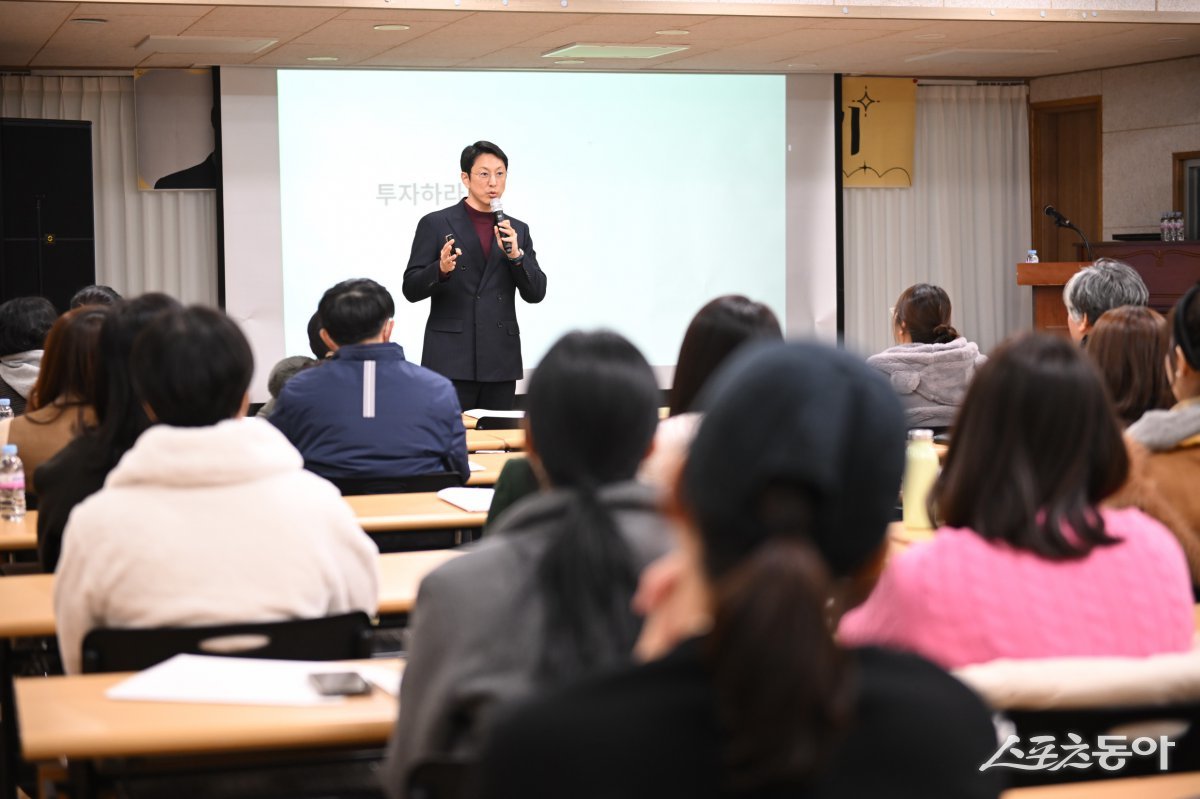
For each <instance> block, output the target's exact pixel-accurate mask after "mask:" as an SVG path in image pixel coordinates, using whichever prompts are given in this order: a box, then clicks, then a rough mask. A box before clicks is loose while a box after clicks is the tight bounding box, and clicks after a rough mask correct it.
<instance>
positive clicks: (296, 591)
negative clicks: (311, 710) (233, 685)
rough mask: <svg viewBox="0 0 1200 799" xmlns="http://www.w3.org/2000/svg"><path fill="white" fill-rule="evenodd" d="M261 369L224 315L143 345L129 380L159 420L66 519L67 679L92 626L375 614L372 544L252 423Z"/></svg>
mask: <svg viewBox="0 0 1200 799" xmlns="http://www.w3.org/2000/svg"><path fill="white" fill-rule="evenodd" d="M253 371H254V361H253V356H252V355H251V354H250V345H249V344H248V343H247V342H246V339H245V337H244V336H243V335H242V332H241V331H240V330H239V329H238V327H237V325H236V324H234V322H233V321H232V320H230V319H229V318H228V317H226V316H225V315H224V314H222V313H221V312H220V311H215V310H212V309H209V308H202V307H200V306H192V307H191V308H188V309H186V310H182V311H174V312H170V313H166V314H163V315H161V316H159V317H158V318H157V319H155V320H154V321H153V322H151V323H150V324H149V325H148V326H147V327H146V328H145V330H143V331H142V333H140V334H139V335H138V337H137V339H136V341H135V342H134V345H133V352H132V354H131V356H130V374H131V376H132V378H133V385H134V390H135V392H136V395H137V397H138V400H139V401H140V402H141V403H142V404H143V405H144V406H145V408H146V412H147V414H148V415H149V416H150V418H151V419H153V420H154V421H155V422H156V424H155V425H154V426H153V427H151V428H150V429H148V430H147V431H146V432H144V433H143V434H142V435H141V436H140V437H139V438H138V440H137V443H136V444H134V446H133V448H132V449H131V450H129V452H127V453H126V454H125V456H124V457H123V458H121V462H120V463H118V464H117V466H116V468H114V469H113V471H112V473H111V474H110V475H109V477H108V480H107V481H106V482H105V485H104V488H102V489H101V490H100V491H98V492H97V493H96V494H95V495H94V496H91V497H89V498H88V499H87V500H85V501H84V502H82V503H81V504H80V505H79V506H78V507H77V508H76V509H75V512H74V513H72V514H71V518H70V521H69V522H68V523H67V534H66V538H65V540H64V542H63V552H62V560H61V561H60V563H59V565H58V573H57V579H56V580H55V585H54V611H55V618H56V622H57V627H58V641H59V649H60V651H61V653H62V658H63V664H64V666H65V668H66V671H67V672H68V673H75V672H78V671H79V667H80V658H81V651H80V646H81V644H82V641H83V638H84V636H85V635H86V634H87V632H88V631H89V630H91V629H93V628H97V627H138V628H145V627H151V628H152V627H186V626H201V625H212V624H225V623H233V622H242V621H246V622H249V621H277V620H282V619H290V618H312V617H317V616H325V615H332V614H337V613H345V612H348V611H352V610H364V611H366V612H367V613H368V614H374V612H375V610H376V605H377V602H378V595H379V586H378V556H379V553H378V550H377V549H376V548H375V544H374V543H373V542H372V541H371V539H370V538H368V537H367V535H366V533H364V532H363V531H362V529H361V528H360V527H359V526H358V522H357V521H356V520H355V518H354V514H353V512H352V511H351V510H350V508H349V506H347V505H346V504H345V502H344V501H343V500H342V498H341V495H340V494H338V492H337V489H335V488H334V487H333V486H332V485H330V484H329V483H327V482H325V481H324V480H321V479H320V478H318V477H316V476H315V475H313V474H311V473H309V472H307V471H305V470H304V464H303V461H302V459H301V457H300V454H299V453H298V452H296V450H295V449H294V448H293V447H292V446H291V445H290V444H289V443H288V442H287V439H285V438H284V437H283V436H282V435H281V434H280V433H279V431H278V430H276V429H275V428H273V427H271V426H270V425H269V424H268V423H266V422H264V421H262V420H258V419H245V418H244V416H245V413H246V409H247V407H248V406H249V398H248V396H247V395H246V389H247V388H248V387H249V385H250V377H251V374H252V373H253Z"/></svg>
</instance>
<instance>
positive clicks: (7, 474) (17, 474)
mask: <svg viewBox="0 0 1200 799" xmlns="http://www.w3.org/2000/svg"><path fill="white" fill-rule="evenodd" d="M24 518H25V464H23V463H21V458H20V457H19V456H18V455H17V445H16V444H5V445H4V455H3V456H2V457H0V520H3V521H6V522H19V521H21V520H22V519H24Z"/></svg>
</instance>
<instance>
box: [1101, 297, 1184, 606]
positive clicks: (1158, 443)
mask: <svg viewBox="0 0 1200 799" xmlns="http://www.w3.org/2000/svg"><path fill="white" fill-rule="evenodd" d="M1109 313H1112V312H1111V311H1110V312H1109ZM1107 316H1108V314H1105V317H1107ZM1101 321H1102V322H1103V319H1101ZM1168 326H1169V328H1170V330H1171V334H1170V344H1169V347H1168V350H1167V356H1166V358H1165V359H1164V360H1165V367H1166V371H1167V378H1168V380H1169V381H1170V385H1171V390H1172V392H1173V394H1174V397H1175V399H1176V400H1178V402H1177V404H1176V405H1175V406H1174V407H1172V408H1171V409H1170V410H1150V411H1147V412H1146V414H1145V415H1144V416H1142V418H1141V419H1139V420H1138V421H1137V422H1135V423H1134V424H1133V425H1131V426H1130V427H1129V430H1128V431H1127V435H1126V438H1127V439H1128V440H1129V442H1130V456H1131V459H1132V461H1133V465H1132V469H1131V474H1130V479H1129V481H1128V483H1127V484H1126V485H1125V487H1124V488H1123V489H1122V490H1121V492H1120V494H1118V495H1117V497H1115V498H1114V499H1115V501H1117V502H1121V503H1130V504H1134V505H1137V506H1139V507H1145V509H1146V510H1147V512H1149V513H1151V514H1152V515H1155V516H1157V517H1158V518H1159V519H1160V520H1161V521H1162V522H1163V523H1164V524H1166V525H1167V527H1169V528H1170V529H1171V530H1172V531H1173V532H1174V533H1175V535H1176V537H1177V538H1178V539H1179V542H1180V544H1182V546H1183V548H1184V551H1185V552H1187V555H1188V562H1189V564H1190V566H1191V570H1192V581H1193V583H1195V584H1196V585H1200V492H1198V491H1197V486H1200V285H1197V286H1196V287H1193V288H1192V289H1190V290H1189V291H1188V293H1187V294H1185V295H1183V297H1182V298H1180V300H1179V302H1178V303H1176V305H1175V308H1174V310H1172V311H1171V315H1170V320H1169V325H1168ZM1091 348H1092V344H1090V343H1089V344H1088V351H1089V352H1090V351H1091ZM1164 505H1165V506H1166V507H1165V509H1164V508H1163V506H1164Z"/></svg>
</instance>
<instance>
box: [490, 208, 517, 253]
mask: <svg viewBox="0 0 1200 799" xmlns="http://www.w3.org/2000/svg"><path fill="white" fill-rule="evenodd" d="M492 218H493V219H495V220H496V224H497V225H499V224H500V223H501V222H503V221H504V220H505V219H508V214H506V213H504V203H502V202H500V198H499V197H494V198H493V199H492ZM501 241H502V242H503V243H504V254H505V255H512V248H511V246H510V245H509V243H508V242H507V241H504V240H503V239H501Z"/></svg>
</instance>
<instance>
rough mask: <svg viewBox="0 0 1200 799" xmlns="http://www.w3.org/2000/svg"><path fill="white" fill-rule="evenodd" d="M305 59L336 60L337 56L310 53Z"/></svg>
mask: <svg viewBox="0 0 1200 799" xmlns="http://www.w3.org/2000/svg"><path fill="white" fill-rule="evenodd" d="M304 60H305V61H337V56H334V55H310V56H309V57H308V58H306V59H304Z"/></svg>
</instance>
